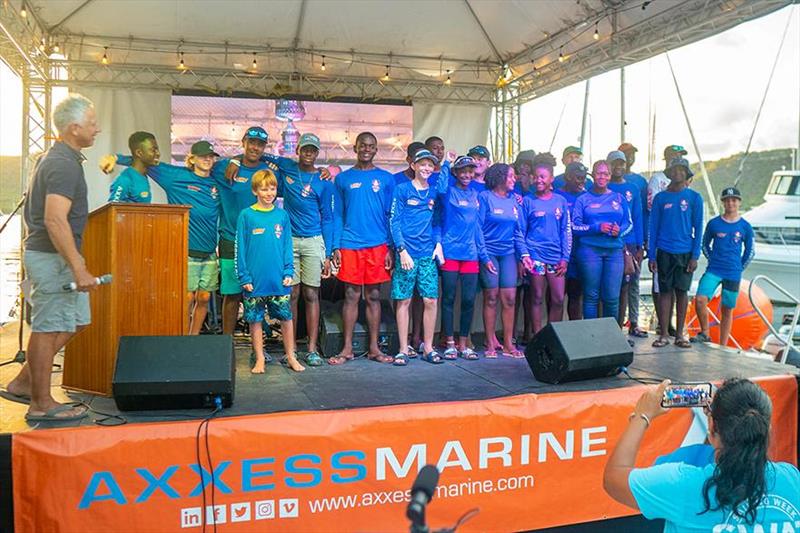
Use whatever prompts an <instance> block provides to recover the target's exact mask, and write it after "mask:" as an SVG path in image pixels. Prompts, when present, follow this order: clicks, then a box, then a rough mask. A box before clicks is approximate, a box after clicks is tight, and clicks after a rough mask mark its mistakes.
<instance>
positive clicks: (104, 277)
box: [61, 274, 112, 292]
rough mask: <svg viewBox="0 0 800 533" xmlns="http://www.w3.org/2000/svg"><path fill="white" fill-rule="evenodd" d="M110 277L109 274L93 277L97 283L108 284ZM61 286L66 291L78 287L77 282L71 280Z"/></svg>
mask: <svg viewBox="0 0 800 533" xmlns="http://www.w3.org/2000/svg"><path fill="white" fill-rule="evenodd" d="M111 278H112V276H111V274H103V275H102V276H100V277H99V278H94V281H95V283H96V284H97V285H108V284H109V283H111ZM61 288H62V289H64V290H65V291H67V292H72V291H75V290H77V289H78V284H77V283H75V282H74V281H73V282H70V283H66V284H64V285H63V286H62V287H61Z"/></svg>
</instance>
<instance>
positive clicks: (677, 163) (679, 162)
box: [664, 157, 694, 178]
mask: <svg viewBox="0 0 800 533" xmlns="http://www.w3.org/2000/svg"><path fill="white" fill-rule="evenodd" d="M676 167H684V168H685V169H686V177H687V178H691V177H692V176H694V172H692V169H691V168H689V161H687V160H686V159H684V158H682V157H676V158H675V159H673V160H672V161H670V162H669V166H668V167H667V170H666V171H665V172H664V173H665V174H667V175H669V170H670V169H673V168H676Z"/></svg>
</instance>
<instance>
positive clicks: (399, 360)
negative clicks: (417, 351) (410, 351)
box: [392, 353, 408, 366]
mask: <svg viewBox="0 0 800 533" xmlns="http://www.w3.org/2000/svg"><path fill="white" fill-rule="evenodd" d="M392 364H393V365H394V366H406V365H407V364H408V355H406V354H404V353H399V354H397V355H395V356H394V361H392Z"/></svg>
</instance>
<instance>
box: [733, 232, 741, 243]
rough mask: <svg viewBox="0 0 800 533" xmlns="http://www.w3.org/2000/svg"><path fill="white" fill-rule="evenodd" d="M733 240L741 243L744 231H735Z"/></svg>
mask: <svg viewBox="0 0 800 533" xmlns="http://www.w3.org/2000/svg"><path fill="white" fill-rule="evenodd" d="M733 242H734V243H736V244H739V243H740V242H742V233H741V232H739V231H734V232H733Z"/></svg>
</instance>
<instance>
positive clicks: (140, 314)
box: [62, 204, 190, 396]
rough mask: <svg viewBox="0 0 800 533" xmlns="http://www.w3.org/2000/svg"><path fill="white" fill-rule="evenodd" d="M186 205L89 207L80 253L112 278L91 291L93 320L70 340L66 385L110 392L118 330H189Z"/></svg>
mask: <svg viewBox="0 0 800 533" xmlns="http://www.w3.org/2000/svg"><path fill="white" fill-rule="evenodd" d="M189 209H190V206H185V205H166V204H164V205H161V204H106V205H104V206H103V207H101V208H99V209H96V210H95V211H93V212H92V213H90V214H89V220H88V223H87V225H86V231H85V232H84V237H83V249H82V252H83V256H84V258H85V259H86V264H87V266H88V268H89V272H91V273H92V274H94V275H95V276H100V275H102V274H106V273H110V274H112V275H113V281H112V282H111V284H110V285H103V286H100V287H98V288H97V289H95V290H94V291H92V292H91V293H90V299H91V307H92V323H91V325H89V326H88V327H86V328H85V329H84V330H83V331H81V333H80V334H78V335H76V336H75V337H74V338H73V339H72V340H71V341H70V342H69V344H67V347H66V352H65V354H64V375H63V380H62V385H63V387H65V388H68V389H74V390H79V391H85V392H91V393H94V394H102V395H106V396H108V395H110V394H111V379H112V377H113V374H114V366H115V364H116V359H117V345H118V344H119V338H120V337H121V336H123V335H184V334H186V333H187V332H188V329H189V328H188V322H189V317H188V303H187V298H186V292H187V285H188V281H187V275H188V274H187V257H188V246H189V237H188V224H189Z"/></svg>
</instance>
